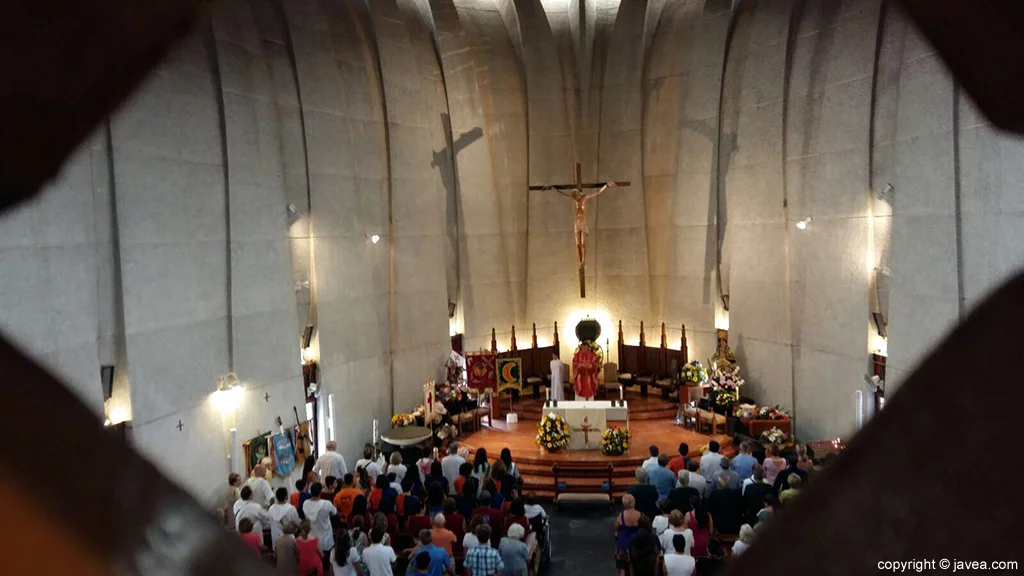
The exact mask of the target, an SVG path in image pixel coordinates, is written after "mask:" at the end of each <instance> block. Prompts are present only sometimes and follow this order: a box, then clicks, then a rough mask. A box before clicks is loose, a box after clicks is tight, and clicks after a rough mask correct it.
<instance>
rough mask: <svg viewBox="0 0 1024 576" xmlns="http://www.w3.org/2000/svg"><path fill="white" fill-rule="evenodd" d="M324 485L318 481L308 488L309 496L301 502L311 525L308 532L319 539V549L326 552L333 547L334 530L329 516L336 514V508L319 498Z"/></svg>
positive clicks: (303, 511)
mask: <svg viewBox="0 0 1024 576" xmlns="http://www.w3.org/2000/svg"><path fill="white" fill-rule="evenodd" d="M323 490H324V487H323V485H322V484H320V483H319V482H316V483H315V484H313V487H312V488H310V489H309V494H310V498H309V500H306V501H305V502H303V503H302V513H303V514H305V516H306V520H309V522H310V524H311V526H310V531H309V534H310V536H312V537H313V538H319V539H320V549H321V550H323V551H324V552H327V551H328V550H330V549H331V548H334V530H332V529H331V516H337V514H338V509H337V508H335V507H334V504H333V503H331V502H328V501H327V500H323V499H321V498H320V493H321V492H323Z"/></svg>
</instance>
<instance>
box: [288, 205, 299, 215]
mask: <svg viewBox="0 0 1024 576" xmlns="http://www.w3.org/2000/svg"><path fill="white" fill-rule="evenodd" d="M288 213H289V214H291V215H292V216H298V215H299V208H298V207H297V206H296V205H295V204H289V205H288Z"/></svg>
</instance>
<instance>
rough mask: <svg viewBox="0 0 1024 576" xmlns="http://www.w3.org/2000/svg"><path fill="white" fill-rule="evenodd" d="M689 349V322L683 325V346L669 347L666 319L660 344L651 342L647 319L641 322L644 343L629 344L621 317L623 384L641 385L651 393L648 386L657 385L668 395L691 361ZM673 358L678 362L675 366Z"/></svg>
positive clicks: (643, 390) (681, 343)
mask: <svg viewBox="0 0 1024 576" xmlns="http://www.w3.org/2000/svg"><path fill="white" fill-rule="evenodd" d="M688 358H689V356H688V354H687V350H686V325H685V324H684V325H682V335H681V336H680V339H679V349H678V350H676V349H674V348H669V346H668V338H667V337H666V334H665V323H664V322H662V323H661V344H660V345H659V346H657V347H655V346H648V345H647V335H646V334H645V333H644V323H643V322H642V321H641V322H640V344H639V345H634V344H626V339H625V337H624V336H623V333H622V320H619V356H618V360H619V365H618V376H619V382H620V383H621V384H622V385H623V386H631V385H639V386H640V394H641V395H643V396H646V395H647V387H648V386H653V387H655V388H659V389H660V390H661V395H662V396H663V397H665V398H667V397H668V396H669V393H670V391H671V389H672V384H673V383H674V381H675V378H676V372H677V370H678V369H679V368H680V367H681V366H682V365H683V364H686V363H687V362H688V361H689V359H688ZM673 360H674V361H675V366H673Z"/></svg>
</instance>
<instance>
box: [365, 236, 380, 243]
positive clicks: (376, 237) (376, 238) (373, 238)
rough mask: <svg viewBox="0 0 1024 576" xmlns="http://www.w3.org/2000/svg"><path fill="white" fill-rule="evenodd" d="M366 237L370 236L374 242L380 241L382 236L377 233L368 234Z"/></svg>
mask: <svg viewBox="0 0 1024 576" xmlns="http://www.w3.org/2000/svg"><path fill="white" fill-rule="evenodd" d="M366 237H367V238H369V239H370V242H371V243H373V244H376V243H377V242H380V236H379V235H377V234H367V235H366Z"/></svg>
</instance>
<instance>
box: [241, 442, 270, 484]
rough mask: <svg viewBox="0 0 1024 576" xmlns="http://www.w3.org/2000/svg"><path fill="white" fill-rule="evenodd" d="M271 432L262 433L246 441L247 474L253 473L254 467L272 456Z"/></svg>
mask: <svg viewBox="0 0 1024 576" xmlns="http://www.w3.org/2000/svg"><path fill="white" fill-rule="evenodd" d="M269 440H270V435H269V434H261V435H259V436H257V437H255V438H253V439H252V440H249V441H248V442H246V443H245V446H244V448H245V465H246V470H245V473H246V475H249V474H252V469H253V468H255V467H256V465H257V464H259V463H260V460H263V459H264V458H266V457H267V456H270V447H269Z"/></svg>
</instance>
